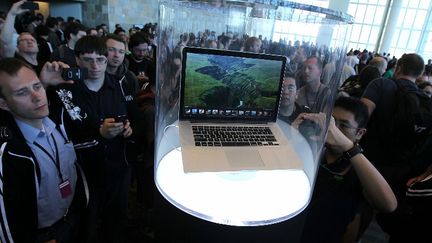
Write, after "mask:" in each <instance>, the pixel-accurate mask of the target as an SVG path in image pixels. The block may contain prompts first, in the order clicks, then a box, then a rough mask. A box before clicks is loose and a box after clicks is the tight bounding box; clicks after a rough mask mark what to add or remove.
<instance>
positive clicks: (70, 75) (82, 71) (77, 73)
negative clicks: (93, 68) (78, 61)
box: [62, 67, 88, 81]
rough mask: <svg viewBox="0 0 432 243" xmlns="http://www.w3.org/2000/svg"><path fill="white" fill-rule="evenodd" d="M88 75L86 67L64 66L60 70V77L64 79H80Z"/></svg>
mask: <svg viewBox="0 0 432 243" xmlns="http://www.w3.org/2000/svg"><path fill="white" fill-rule="evenodd" d="M87 76H88V70H87V69H86V68H78V67H74V68H65V69H63V71H62V78H63V79H64V80H74V81H80V80H84V79H86V78H87Z"/></svg>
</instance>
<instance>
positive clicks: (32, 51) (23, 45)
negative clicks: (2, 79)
mask: <svg viewBox="0 0 432 243" xmlns="http://www.w3.org/2000/svg"><path fill="white" fill-rule="evenodd" d="M24 2H25V1H24V0H23V1H19V2H16V3H14V4H13V5H12V8H11V9H10V10H9V12H8V14H7V16H6V20H5V22H4V25H3V29H2V30H1V32H0V57H16V58H18V59H20V60H22V61H24V62H26V63H27V64H29V65H30V66H31V67H32V68H33V70H35V71H36V74H37V75H39V74H40V72H41V70H42V67H43V65H44V64H45V63H44V62H42V61H39V60H38V53H39V47H38V43H37V42H36V39H35V38H34V37H33V36H32V34H30V33H29V32H22V33H21V34H20V35H19V36H18V40H17V41H18V43H17V44H15V43H14V35H16V30H15V28H14V25H15V18H16V16H17V15H20V14H22V13H25V12H27V11H28V9H22V8H21V5H22V4H23V3H24ZM15 46H16V47H17V48H15Z"/></svg>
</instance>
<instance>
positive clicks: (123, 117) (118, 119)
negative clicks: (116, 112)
mask: <svg viewBox="0 0 432 243" xmlns="http://www.w3.org/2000/svg"><path fill="white" fill-rule="evenodd" d="M114 119H115V122H117V123H118V122H121V123H123V124H126V122H127V116H126V115H120V116H117V117H116V118H114Z"/></svg>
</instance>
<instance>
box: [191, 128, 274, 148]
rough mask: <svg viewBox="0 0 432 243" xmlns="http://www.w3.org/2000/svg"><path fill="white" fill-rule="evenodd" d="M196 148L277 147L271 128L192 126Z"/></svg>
mask: <svg viewBox="0 0 432 243" xmlns="http://www.w3.org/2000/svg"><path fill="white" fill-rule="evenodd" d="M192 131H193V136H194V139H195V146H207V147H208V146H212V147H214V146H276V145H279V143H277V141H276V138H275V137H274V135H273V133H272V132H271V130H270V128H269V127H233V126H192Z"/></svg>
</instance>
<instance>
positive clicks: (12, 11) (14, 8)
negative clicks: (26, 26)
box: [8, 0, 29, 16]
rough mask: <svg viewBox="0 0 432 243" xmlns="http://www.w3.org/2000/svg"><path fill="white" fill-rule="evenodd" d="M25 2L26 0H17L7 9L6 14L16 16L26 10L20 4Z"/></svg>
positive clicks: (26, 10)
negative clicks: (17, 0)
mask: <svg viewBox="0 0 432 243" xmlns="http://www.w3.org/2000/svg"><path fill="white" fill-rule="evenodd" d="M25 2H27V1H26V0H21V1H19V2H16V3H14V4H13V5H12V7H11V9H10V10H9V12H8V14H10V15H12V16H17V15H20V14H22V13H25V12H28V11H29V10H28V9H22V8H21V5H23V4H24V3H25Z"/></svg>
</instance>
